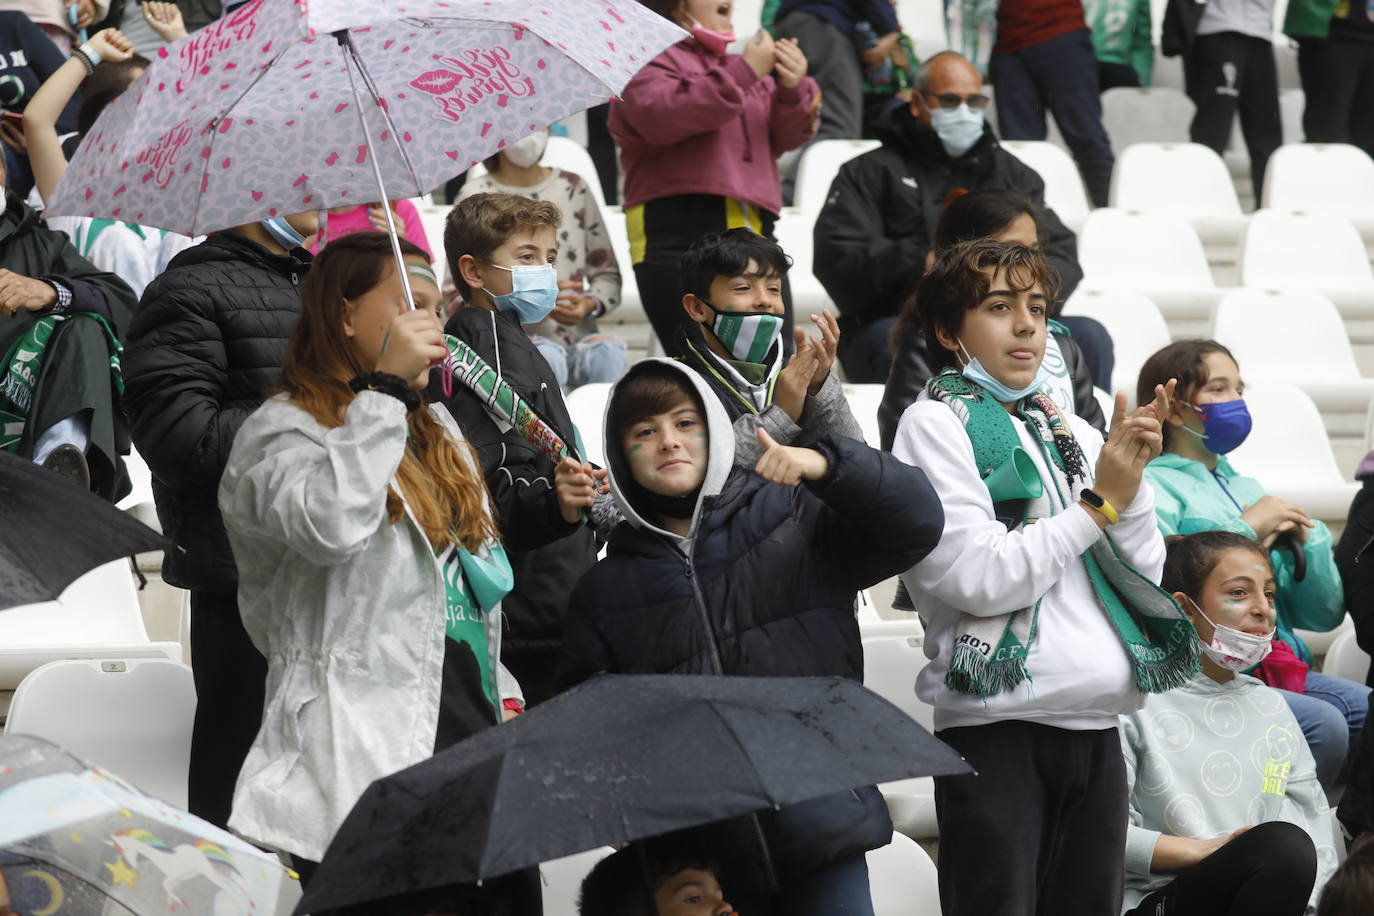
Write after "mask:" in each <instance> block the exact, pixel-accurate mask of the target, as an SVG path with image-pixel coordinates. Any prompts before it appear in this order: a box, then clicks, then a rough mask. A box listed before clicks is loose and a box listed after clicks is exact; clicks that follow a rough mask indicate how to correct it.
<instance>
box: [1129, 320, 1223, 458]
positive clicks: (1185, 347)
mask: <svg viewBox="0 0 1374 916" xmlns="http://www.w3.org/2000/svg"><path fill="white" fill-rule="evenodd" d="M1212 353H1221V354H1223V355H1224V356H1226V358H1227V359H1229V360H1231V362H1233V363H1234V362H1235V361H1236V358H1235V357H1234V356H1232V355H1231V351H1230V350H1228V349H1226V346H1225V345H1224V344H1220V343H1217V342H1216V341H1215V340H1204V339H1203V338H1201V337H1192V338H1188V339H1186V340H1176V341H1174V342H1173V343H1171V344H1169V345H1168V346H1166V347H1163V348H1161V349H1159V350H1156V351H1155V352H1154V353H1153V354H1152V355H1151V356H1150V358H1149V359H1147V360H1145V365H1143V366H1141V367H1140V376H1139V378H1138V379H1137V380H1136V386H1135V397H1136V401H1135V402H1136V403H1137V404H1148V403H1150V401H1152V400H1154V396H1155V386H1156V385H1164V384H1167V383H1168V381H1169V379H1171V378H1176V379H1178V386H1177V387H1176V388H1174V400H1175V401H1183V402H1185V403H1188V404H1193V403H1196V402H1195V401H1194V398H1195V397H1196V395H1197V393H1198V392H1199V391H1201V390H1202V386H1203V385H1205V384H1207V377H1208V371H1207V363H1206V362H1204V360H1206V358H1207V357H1208V356H1209V355H1211V354H1212ZM1160 419H1161V420H1163V419H1167V418H1165V417H1161V418H1160ZM1169 432H1170V425H1169V424H1168V423H1165V424H1164V447H1165V448H1166V449H1167V448H1168V447H1169Z"/></svg>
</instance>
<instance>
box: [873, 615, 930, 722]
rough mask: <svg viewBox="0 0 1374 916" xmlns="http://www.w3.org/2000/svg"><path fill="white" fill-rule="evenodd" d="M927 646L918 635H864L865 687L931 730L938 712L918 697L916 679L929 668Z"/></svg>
mask: <svg viewBox="0 0 1374 916" xmlns="http://www.w3.org/2000/svg"><path fill="white" fill-rule="evenodd" d="M924 645H925V640H924V638H923V637H922V636H919V635H912V636H903V635H881V636H869V635H865V636H864V637H863V650H864V686H865V687H867V688H868V689H869V690H872V691H873V692H874V693H876V694H878V696H880V697H882V698H883V699H885V700H887V701H888V702H889V703H891V704H892V705H893V706H896V707H897V708H898V709H900V710H901V711H902V712H904V713H906V714H907V715H909V716H911V718H913V719H915V720H916V721H917V722H920V723H921V724H922V725H924V726H925V727H926V729H927V730H930V729H933V728H934V727H935V711H934V709H933V708H932V707H931V706H929V705H927V704H926V703H923V702H922V701H921V700H919V699H917V697H916V675H917V674H919V673H920V671H921V669H922V668H924V667H925V666H926V652H925V648H924Z"/></svg>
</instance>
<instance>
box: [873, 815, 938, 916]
mask: <svg viewBox="0 0 1374 916" xmlns="http://www.w3.org/2000/svg"><path fill="white" fill-rule="evenodd" d="M866 858H867V859H868V886H869V889H870V890H871V891H872V894H873V916H940V884H939V872H937V871H936V869H935V863H934V862H932V861H931V860H930V856H928V855H926V852H925V850H924V849H922V848H921V847H920V846H919V845H918V844H917V843H916V841H915V840H912V839H910V838H908V837H905V836H902V835H901V834H900V833H893V834H892V842H891V843H888V844H887V845H886V846H883V847H880V848H878V849H874V850H871V851H870V852H869V853H868V854H867V856H866Z"/></svg>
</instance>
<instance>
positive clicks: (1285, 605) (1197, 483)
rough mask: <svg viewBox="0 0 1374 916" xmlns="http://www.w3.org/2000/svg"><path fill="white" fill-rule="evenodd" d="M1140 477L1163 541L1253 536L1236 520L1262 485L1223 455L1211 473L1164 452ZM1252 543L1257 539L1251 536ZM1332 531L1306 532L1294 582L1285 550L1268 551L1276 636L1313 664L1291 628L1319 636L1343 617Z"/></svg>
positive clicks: (1289, 556)
mask: <svg viewBox="0 0 1374 916" xmlns="http://www.w3.org/2000/svg"><path fill="white" fill-rule="evenodd" d="M1145 479H1146V480H1148V481H1149V482H1150V486H1151V487H1153V488H1154V491H1155V515H1156V516H1157V517H1158V518H1159V530H1160V531H1162V532H1163V533H1164V536H1165V537H1168V536H1169V535H1173V534H1194V533H1196V532H1198V531H1211V530H1213V529H1223V530H1226V531H1234V532H1236V533H1237V534H1243V535H1245V536H1246V537H1248V538H1255V529H1253V528H1251V527H1250V526H1249V525H1248V524H1246V522H1245V521H1244V520H1243V519H1242V518H1241V517H1240V516H1241V513H1242V512H1243V511H1244V507H1247V506H1250V505H1251V504H1253V503H1256V502H1259V500H1261V499H1263V498H1264V495H1265V493H1264V487H1262V486H1261V485H1260V482H1259V481H1258V480H1255V479H1254V478H1253V477H1242V476H1241V475H1240V474H1237V473H1236V471H1235V469H1234V468H1232V467H1231V462H1230V461H1228V460H1227V458H1226V456H1225V455H1218V456H1217V466H1216V469H1215V470H1210V469H1208V467H1207V465H1205V464H1203V463H1202V462H1200V461H1193V460H1192V459H1190V458H1184V457H1183V456H1182V455H1176V454H1174V453H1173V452H1164V453H1163V454H1161V455H1160V456H1159V457H1158V458H1156V459H1155V460H1154V461H1151V462H1150V463H1149V464H1148V465H1146V466H1145ZM1256 539H1257V538H1256ZM1331 548H1332V545H1331V529H1329V528H1327V527H1326V525H1324V524H1323V523H1321V522H1317V525H1316V527H1315V528H1310V529H1308V532H1307V544H1306V546H1305V547H1304V548H1303V553H1304V554H1306V556H1307V575H1306V576H1305V577H1304V578H1303V580H1302V581H1301V582H1295V581H1294V580H1293V569H1294V565H1293V555H1292V553H1291V552H1290V551H1288V550H1286V549H1281V550H1271V551H1270V552H1269V563H1270V565H1271V566H1273V568H1274V584H1275V586H1276V587H1277V588H1276V594H1275V602H1274V603H1275V606H1276V607H1277V608H1278V612H1279V618H1278V626H1279V632H1278V634H1277V636H1276V638H1277V639H1281V640H1283V641H1284V642H1286V643H1288V645H1290V646H1292V647H1293V650H1294V651H1296V652H1297V653H1298V655H1300V656H1301V657H1302V660H1303V661H1305V662H1307V663H1308V664H1309V665H1310V664H1312V662H1313V659H1312V653H1311V651H1310V650H1309V649H1308V648H1307V646H1306V644H1304V643H1303V641H1302V640H1301V639H1299V638H1298V636H1297V634H1296V633H1294V632H1293V629H1294V628H1295V627H1299V628H1301V629H1304V630H1316V631H1317V632H1319V633H1324V632H1326V631H1327V630H1331V629H1334V628H1335V627H1337V626H1339V625H1340V623H1341V621H1342V620H1344V619H1345V593H1344V591H1343V589H1342V586H1341V574H1340V571H1339V570H1337V569H1336V558H1335V555H1334V554H1333V553H1332V549H1331Z"/></svg>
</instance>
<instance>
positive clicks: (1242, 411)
mask: <svg viewBox="0 0 1374 916" xmlns="http://www.w3.org/2000/svg"><path fill="white" fill-rule="evenodd" d="M1179 403H1181V404H1184V405H1186V406H1188V407H1192V408H1193V412H1194V413H1196V414H1197V415H1198V417H1200V418H1201V419H1202V432H1198V431H1197V430H1195V429H1191V428H1189V427H1188V426H1184V427H1183V428H1184V429H1186V430H1188V432H1190V433H1192V434H1193V435H1194V436H1197V437H1198V438H1199V439H1201V440H1202V444H1203V445H1205V446H1207V450H1208V451H1210V452H1211V453H1212V454H1214V455H1225V454H1227V453H1228V452H1231V451H1234V450H1235V449H1236V448H1238V447H1239V446H1240V444H1241V443H1242V442H1244V441H1245V439H1246V437H1247V436H1249V435H1250V427H1251V424H1252V421H1251V419H1250V408H1248V407H1246V406H1245V399H1244V398H1236V399H1235V400H1234V401H1214V402H1213V403H1211V404H1197V405H1193V404H1189V403H1188V402H1187V401H1180V402H1179Z"/></svg>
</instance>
